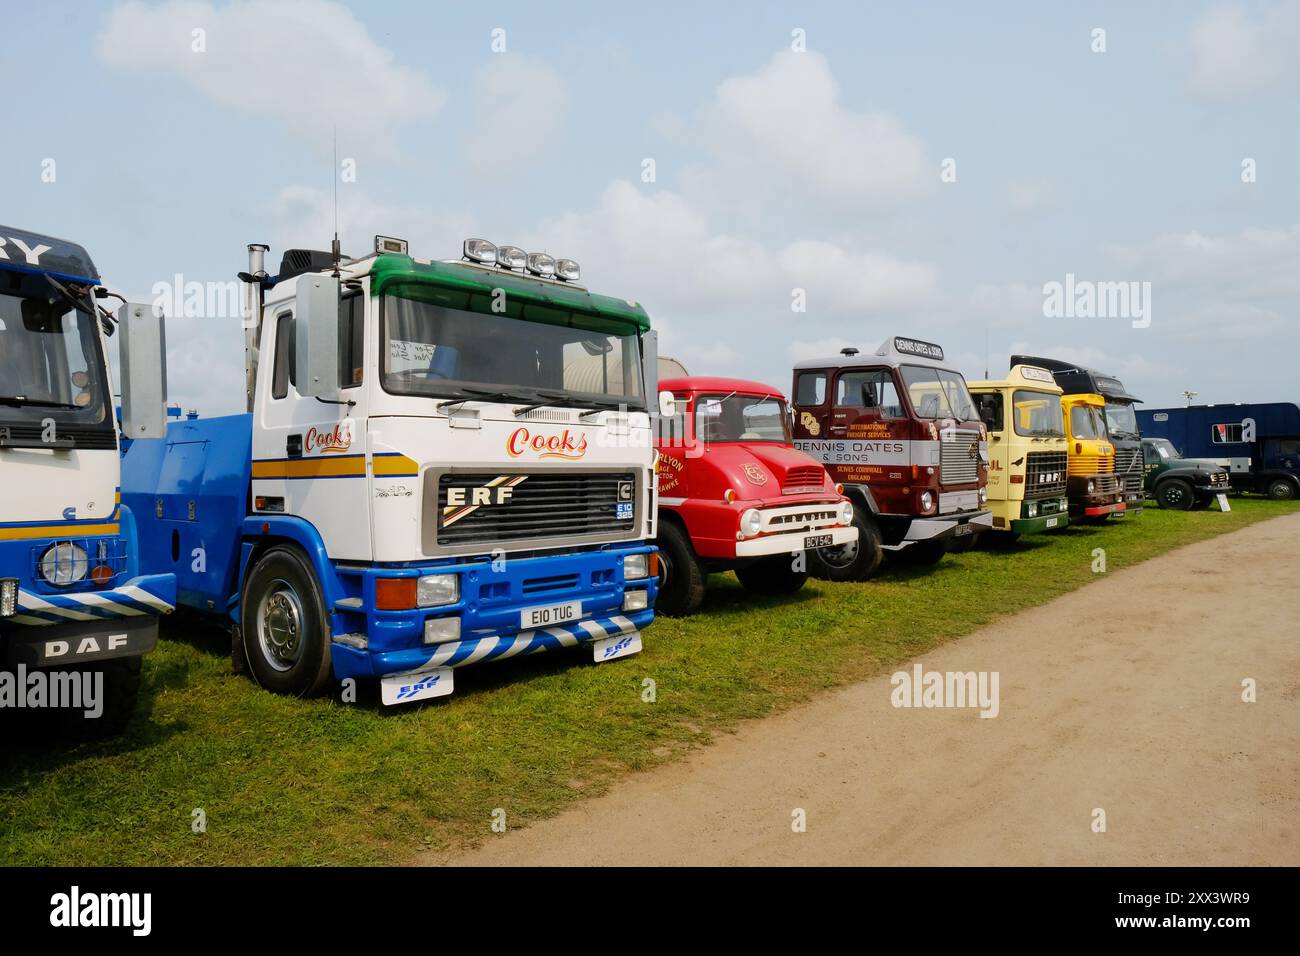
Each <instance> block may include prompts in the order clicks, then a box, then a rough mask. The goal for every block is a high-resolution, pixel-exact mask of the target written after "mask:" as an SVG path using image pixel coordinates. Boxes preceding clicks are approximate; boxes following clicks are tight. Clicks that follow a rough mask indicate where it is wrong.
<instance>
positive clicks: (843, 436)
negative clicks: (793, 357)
mask: <svg viewBox="0 0 1300 956" xmlns="http://www.w3.org/2000/svg"><path fill="white" fill-rule="evenodd" d="M794 439H795V442H794V443H795V447H797V448H799V449H800V450H802V451H805V452H807V453H808V454H809V455H811V456H812V457H813V458H815V459H817V460H818V461H820V462H823V463H824V464H825V465H826V468H827V470H828V471H829V472H830V476H831V479H832V480H834V481H836V482H838V483H840V484H842V485H843V486H844V493H845V494H846V495H848V497H849V498H850V499H851V500H852V502H853V523H854V525H855V527H857V529H858V535H859V536H858V540H857V541H856V542H850V543H848V544H846V545H843V546H841V547H839V548H823V549H822V550H820V551H816V552H813V553H812V554H811V555H810V557H811V565H812V570H813V573H814V574H818V575H820V576H823V577H827V578H830V579H831V580H835V581H854V580H863V579H865V578H869V577H870V576H871V575H872V574H873V573H875V571H876V569H877V568H878V567H879V566H880V562H881V560H882V558H883V556H884V553H885V551H902V550H904V549H906V552H907V553H909V554H911V555H912V556H915V557H918V558H920V559H922V560H924V561H938V560H939V559H940V558H941V557H943V555H944V554H945V553H946V552H947V550H948V549H949V548H950V547H953V542H961V543H965V542H967V541H971V540H973V538H972V536H973V535H976V534H979V533H981V532H983V531H986V530H988V529H989V528H991V527H992V526H993V515H992V514H991V513H990V512H988V511H986V510H984V504H985V501H986V500H987V491H986V483H987V481H988V433H987V431H986V430H985V428H984V424H983V422H981V421H980V419H979V415H978V413H977V412H976V410H975V404H974V402H973V401H972V400H971V395H970V392H969V391H968V390H967V388H966V380H965V379H964V378H962V375H961V373H960V372H958V371H955V370H954V369H951V368H948V367H947V366H946V365H945V364H944V358H943V349H941V348H940V347H939V346H937V345H934V344H931V343H929V342H920V341H917V340H916V339H909V338H904V337H903V336H892V337H890V338H888V339H886V340H885V342H884V344H883V345H881V346H880V348H879V349H877V350H876V352H875V353H874V354H871V355H861V354H859V352H858V350H857V349H853V348H846V349H843V350H842V351H841V353H840V355H839V356H837V357H835V358H830V359H820V360H813V361H807V362H801V363H799V364H798V365H797V366H795V370H794Z"/></svg>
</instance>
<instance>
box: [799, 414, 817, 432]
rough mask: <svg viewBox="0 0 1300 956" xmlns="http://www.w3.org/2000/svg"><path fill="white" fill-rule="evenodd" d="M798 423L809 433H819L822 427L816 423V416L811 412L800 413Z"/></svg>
mask: <svg viewBox="0 0 1300 956" xmlns="http://www.w3.org/2000/svg"><path fill="white" fill-rule="evenodd" d="M799 424H800V425H802V426H803V427H804V431H806V432H807V433H808V434H809V435H814V436H815V435H819V434H821V430H822V427H821V425H819V424H817V416H815V415H814V414H813V413H812V412H802V413H800V415H799Z"/></svg>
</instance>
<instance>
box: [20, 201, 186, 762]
mask: <svg viewBox="0 0 1300 956" xmlns="http://www.w3.org/2000/svg"><path fill="white" fill-rule="evenodd" d="M111 295H112V294H111V293H109V291H108V290H107V289H106V288H105V287H104V286H103V285H102V284H101V282H100V276H99V271H98V270H97V269H96V268H95V265H94V263H93V262H92V261H91V258H90V256H89V254H88V253H87V252H86V250H85V249H84V248H83V247H82V246H80V245H78V244H76V243H73V242H67V241H65V240H62V239H56V238H54V237H52V236H46V235H40V234H37V233H33V232H27V231H24V230H19V229H14V228H10V227H8V226H0V488H3V489H4V494H3V495H0V655H2V656H3V658H4V667H5V669H6V671H8V672H9V675H10V676H11V677H13V678H14V680H15V684H14V686H15V687H18V688H19V692H20V693H25V691H26V689H27V687H28V686H29V685H28V684H27V681H25V680H18V677H17V675H20V674H23V673H26V674H27V677H28V678H29V679H30V677H31V675H32V672H37V671H39V672H42V674H43V675H45V677H46V678H49V677H50V676H51V675H53V674H54V673H55V672H59V673H61V674H64V675H70V676H73V677H77V678H85V679H88V680H90V681H93V682H96V683H98V684H99V685H100V689H99V690H98V691H96V690H94V689H93V688H91V687H87V688H86V695H87V696H88V695H95V696H99V697H100V700H99V701H98V703H96V706H95V707H94V708H91V707H77V708H68V709H61V711H60V712H59V714H58V715H57V716H58V724H60V725H62V726H63V727H64V728H65V729H67V730H69V731H71V732H72V733H73V734H74V735H76V736H85V737H102V736H107V735H110V734H114V733H117V732H119V731H121V730H122V729H123V728H124V727H125V726H126V723H127V722H128V720H129V719H130V717H131V716H132V713H133V712H134V710H135V704H136V697H137V692H138V689H139V685H140V661H141V658H142V657H143V656H144V655H145V654H147V653H148V652H149V651H150V650H151V649H152V648H153V646H154V644H155V643H156V641H157V639H158V622H159V618H160V617H161V616H162V615H164V614H167V613H169V612H170V611H171V610H172V609H173V607H174V605H175V602H176V581H175V578H174V577H173V575H172V574H171V573H170V571H156V572H154V571H149V570H147V569H146V568H145V567H144V562H143V561H142V560H141V543H142V542H141V529H140V526H139V522H138V521H137V520H136V517H137V516H136V515H135V514H133V513H132V511H131V509H130V508H129V507H127V506H125V505H123V504H122V503H121V502H120V500H119V488H120V479H119V464H118V462H119V459H118V442H119V435H118V425H117V418H116V415H115V413H114V403H113V388H112V383H111V381H110V375H109V363H108V342H107V340H108V337H109V336H111V335H114V334H117V335H118V336H119V342H120V343H121V345H120V358H121V361H120V366H121V389H122V400H123V416H122V426H123V429H124V430H125V432H126V433H127V434H133V435H138V436H149V435H161V434H162V428H163V416H164V411H163V409H164V405H165V400H166V396H165V394H164V391H163V378H164V375H163V366H162V342H163V329H162V323H161V320H160V319H159V318H158V317H157V316H155V315H154V314H153V312H152V310H151V309H149V308H148V307H147V306H140V305H135V304H127V303H124V304H123V306H122V307H121V309H119V310H118V312H117V316H116V318H114V317H113V316H111V315H110V313H109V312H108V311H107V310H106V309H104V308H102V307H101V306H100V305H99V300H100V299H103V298H109V297H110V296H111ZM64 686H68V684H67V683H66V682H65V683H64ZM8 704H10V705H12V704H14V701H8ZM94 710H98V711H99V713H98V715H95V714H94V713H93V711H94Z"/></svg>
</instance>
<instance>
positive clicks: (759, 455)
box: [655, 366, 858, 615]
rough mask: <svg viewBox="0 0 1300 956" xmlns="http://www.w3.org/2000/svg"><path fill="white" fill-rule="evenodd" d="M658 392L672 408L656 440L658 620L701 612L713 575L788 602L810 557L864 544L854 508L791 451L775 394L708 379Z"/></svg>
mask: <svg viewBox="0 0 1300 956" xmlns="http://www.w3.org/2000/svg"><path fill="white" fill-rule="evenodd" d="M679 367H680V366H679ZM659 388H660V391H661V393H662V392H670V393H672V396H673V405H674V406H675V408H674V415H673V416H672V418H671V419H669V420H668V424H667V427H665V428H664V429H662V430H661V433H660V435H659V438H658V450H659V456H660V457H659V466H658V467H659V536H658V538H657V540H656V542H655V543H656V544H657V545H658V546H659V581H660V583H659V595H658V598H657V600H656V601H655V609H656V610H657V611H659V612H661V613H664V614H676V615H685V614H690V613H692V612H694V611H695V610H696V609H697V608H698V607H699V606H700V603H701V602H702V601H703V600H704V587H705V578H706V577H707V575H708V574H709V573H711V572H721V571H735V572H736V577H738V578H739V579H740V583H741V584H742V585H743V586H744V587H745V588H746V589H747V590H750V591H757V592H759V593H764V594H791V593H793V592H795V591H797V590H799V588H801V587H803V583H804V581H805V580H807V578H808V557H807V552H809V551H812V550H815V549H818V548H825V547H843V546H844V545H846V544H848V543H850V542H852V541H853V540H855V539H856V538H857V536H858V532H857V530H856V529H855V528H854V527H853V507H852V505H851V504H850V503H849V502H848V500H847V499H846V498H845V497H844V496H843V494H841V492H840V489H839V488H837V487H836V486H835V484H834V483H833V482H832V481H831V479H830V477H829V476H828V475H827V473H826V469H825V468H823V467H822V466H821V465H820V464H818V463H817V462H816V461H813V460H812V459H811V458H809V457H808V456H807V455H805V454H804V453H803V452H801V451H798V450H797V449H795V447H794V446H793V445H792V444H791V438H790V415H789V407H788V405H787V404H786V400H785V396H784V395H782V394H781V392H780V391H779V390H778V389H775V388H771V387H769V386H767V385H763V384H762V383H760V382H749V381H744V380H742V379H734V378H710V377H701V376H687V377H678V378H665V379H662V380H661V381H660V383H659Z"/></svg>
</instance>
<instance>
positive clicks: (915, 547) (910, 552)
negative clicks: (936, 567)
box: [902, 541, 948, 564]
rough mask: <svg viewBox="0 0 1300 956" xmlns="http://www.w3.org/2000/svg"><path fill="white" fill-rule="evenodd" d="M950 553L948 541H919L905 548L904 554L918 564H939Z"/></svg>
mask: <svg viewBox="0 0 1300 956" xmlns="http://www.w3.org/2000/svg"><path fill="white" fill-rule="evenodd" d="M947 553H948V542H947V541H918V542H917V543H916V544H909V545H908V546H907V547H906V548H904V549H903V551H902V555H903V557H904V558H906V559H907V560H909V561H915V562H916V563H917V564H938V563H939V562H940V561H942V560H943V556H944V555H945V554H947Z"/></svg>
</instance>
